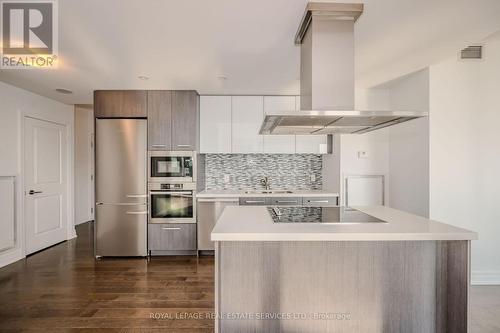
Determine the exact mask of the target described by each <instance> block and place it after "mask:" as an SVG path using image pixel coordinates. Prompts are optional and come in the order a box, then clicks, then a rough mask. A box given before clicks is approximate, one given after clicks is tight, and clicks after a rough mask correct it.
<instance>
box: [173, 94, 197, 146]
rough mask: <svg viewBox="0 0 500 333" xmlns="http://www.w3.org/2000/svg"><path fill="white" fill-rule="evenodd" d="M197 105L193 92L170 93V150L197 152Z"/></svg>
mask: <svg viewBox="0 0 500 333" xmlns="http://www.w3.org/2000/svg"><path fill="white" fill-rule="evenodd" d="M199 104H200V96H199V95H198V93H197V92H196V91H194V90H174V91H172V150H198V137H199V135H198V133H199V114H200V112H199Z"/></svg>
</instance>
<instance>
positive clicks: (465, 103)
mask: <svg viewBox="0 0 500 333" xmlns="http://www.w3.org/2000/svg"><path fill="white" fill-rule="evenodd" d="M484 54H485V59H484V60H483V61H459V60H458V59H457V57H456V56H454V57H451V58H450V59H448V60H446V61H443V62H441V63H439V64H436V65H433V66H431V67H430V91H431V93H430V127H429V131H430V194H431V196H430V217H431V218H433V219H436V220H440V221H443V222H446V223H450V224H454V225H457V226H461V227H465V228H468V229H471V230H474V231H477V232H478V233H479V241H473V242H472V254H471V255H472V283H497V284H499V283H500V250H499V244H500V209H498V202H499V199H500V176H499V175H500V173H499V170H500V130H499V128H498V124H500V35H499V34H497V35H496V36H493V37H492V38H490V39H488V40H486V41H485V52H484Z"/></svg>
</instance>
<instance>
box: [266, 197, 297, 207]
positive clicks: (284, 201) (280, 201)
mask: <svg viewBox="0 0 500 333" xmlns="http://www.w3.org/2000/svg"><path fill="white" fill-rule="evenodd" d="M301 204H302V198H294V197H279V198H278V197H271V198H268V205H271V206H297V205H301Z"/></svg>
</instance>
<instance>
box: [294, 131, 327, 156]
mask: <svg viewBox="0 0 500 333" xmlns="http://www.w3.org/2000/svg"><path fill="white" fill-rule="evenodd" d="M327 142H328V141H327V137H326V135H297V136H296V138H295V152H296V153H298V154H327V153H328V151H327V150H328V144H327Z"/></svg>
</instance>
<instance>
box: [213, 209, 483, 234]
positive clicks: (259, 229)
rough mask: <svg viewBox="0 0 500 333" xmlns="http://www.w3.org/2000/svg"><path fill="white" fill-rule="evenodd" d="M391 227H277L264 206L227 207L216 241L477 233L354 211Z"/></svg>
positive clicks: (391, 213)
mask: <svg viewBox="0 0 500 333" xmlns="http://www.w3.org/2000/svg"><path fill="white" fill-rule="evenodd" d="M355 208H356V209H358V210H360V211H362V212H364V213H366V214H369V215H372V216H374V217H376V218H379V219H381V220H384V221H387V222H388V223H360V224H343V225H340V224H321V223H274V222H273V220H272V218H271V216H270V215H269V213H268V211H267V208H266V207H264V206H230V207H226V208H225V209H224V211H223V213H222V215H221V216H220V218H219V220H218V221H217V224H216V225H215V227H214V229H213V230H212V240H213V241H396V240H474V239H477V237H478V236H477V233H475V232H473V231H469V230H466V229H462V228H458V227H454V226H451V225H449V224H445V223H441V222H437V221H433V220H429V219H426V218H423V217H420V216H417V215H413V214H410V213H406V212H403V211H399V210H396V209H392V208H389V207H385V206H368V207H355Z"/></svg>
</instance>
